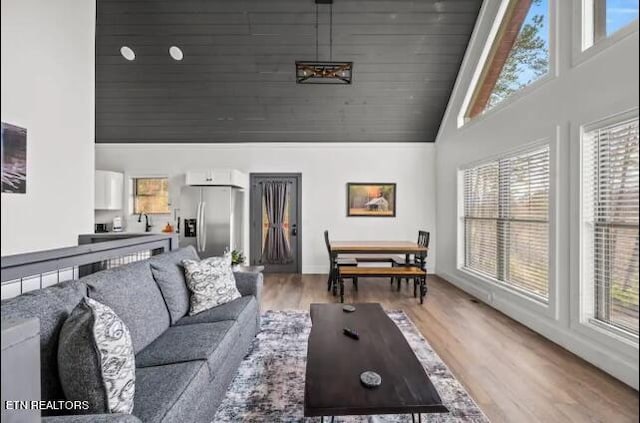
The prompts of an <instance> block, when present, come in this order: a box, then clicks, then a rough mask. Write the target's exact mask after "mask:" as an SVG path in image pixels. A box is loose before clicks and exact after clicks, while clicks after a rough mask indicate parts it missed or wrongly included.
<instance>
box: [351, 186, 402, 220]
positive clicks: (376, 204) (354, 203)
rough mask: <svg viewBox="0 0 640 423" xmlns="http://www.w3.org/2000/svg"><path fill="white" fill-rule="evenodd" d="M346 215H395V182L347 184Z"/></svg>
mask: <svg viewBox="0 0 640 423" xmlns="http://www.w3.org/2000/svg"><path fill="white" fill-rule="evenodd" d="M347 216H366V217H395V216H396V184H395V183H361V182H350V183H348V184H347Z"/></svg>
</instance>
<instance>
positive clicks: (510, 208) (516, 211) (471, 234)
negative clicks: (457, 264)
mask: <svg viewBox="0 0 640 423" xmlns="http://www.w3.org/2000/svg"><path fill="white" fill-rule="evenodd" d="M463 178H464V188H463V191H464V267H465V268H466V269H468V270H470V271H473V272H477V273H480V274H482V275H485V276H488V277H490V278H492V279H495V280H497V281H499V282H501V283H504V284H506V285H508V286H510V287H513V288H516V289H517V290H519V291H522V292H523V293H526V294H530V295H532V296H533V297H535V298H536V299H538V300H540V301H542V302H545V303H546V302H547V301H548V298H549V283H548V282H549V147H548V146H547V147H544V148H541V149H536V150H535V151H530V152H527V153H523V154H518V155H516V156H512V157H509V158H505V159H501V160H497V161H494V162H490V163H486V164H483V165H481V166H477V167H473V168H470V169H466V170H465V171H464V174H463Z"/></svg>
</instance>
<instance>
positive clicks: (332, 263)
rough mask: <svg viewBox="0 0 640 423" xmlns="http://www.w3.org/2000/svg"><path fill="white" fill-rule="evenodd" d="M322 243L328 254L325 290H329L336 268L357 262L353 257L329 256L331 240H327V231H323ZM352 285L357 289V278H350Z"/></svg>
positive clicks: (334, 281)
mask: <svg viewBox="0 0 640 423" xmlns="http://www.w3.org/2000/svg"><path fill="white" fill-rule="evenodd" d="M324 243H325V245H326V246H327V253H328V254H329V279H328V280H327V291H331V288H332V287H333V286H334V284H335V283H336V276H337V275H336V270H337V269H338V267H340V266H357V265H358V262H357V261H356V259H353V258H346V257H336V258H335V259H332V258H331V242H330V241H329V231H328V230H325V231H324ZM352 281H353V286H354V288H355V289H356V291H357V290H358V278H352Z"/></svg>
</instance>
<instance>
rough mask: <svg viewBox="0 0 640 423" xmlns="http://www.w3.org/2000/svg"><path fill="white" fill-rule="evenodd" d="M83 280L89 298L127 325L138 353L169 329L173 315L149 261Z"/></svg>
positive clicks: (103, 272) (96, 274) (111, 270)
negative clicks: (105, 307)
mask: <svg viewBox="0 0 640 423" xmlns="http://www.w3.org/2000/svg"><path fill="white" fill-rule="evenodd" d="M82 280H83V281H84V282H85V283H86V284H87V291H88V296H89V297H90V298H93V299H94V300H96V301H98V302H101V303H102V304H105V305H107V306H108V307H110V308H111V309H113V311H115V312H116V314H117V315H118V316H119V317H120V318H121V319H122V321H123V322H124V323H125V325H127V327H128V328H129V332H131V339H132V341H133V350H134V351H135V352H136V353H138V352H139V351H142V349H143V348H144V347H146V346H147V345H149V344H150V343H151V342H153V340H154V339H156V338H157V337H158V336H160V335H161V334H162V332H164V331H165V330H167V328H168V327H169V311H168V310H167V306H166V305H165V303H164V299H163V297H162V294H161V293H160V289H159V288H158V285H157V284H156V282H155V281H154V279H153V276H152V275H151V268H150V267H149V261H148V260H145V261H141V262H137V263H132V264H128V265H126V266H121V267H116V268H115V269H109V270H104V271H102V272H98V273H94V274H92V275H89V276H86V277H85V278H83V279H82Z"/></svg>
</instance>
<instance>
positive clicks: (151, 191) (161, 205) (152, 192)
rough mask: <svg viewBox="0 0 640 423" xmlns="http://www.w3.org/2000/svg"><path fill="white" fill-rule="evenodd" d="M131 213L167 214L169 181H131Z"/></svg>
mask: <svg viewBox="0 0 640 423" xmlns="http://www.w3.org/2000/svg"><path fill="white" fill-rule="evenodd" d="M133 194H134V201H133V212H134V213H135V214H138V213H146V214H167V213H169V181H168V180H167V178H136V179H134V180H133Z"/></svg>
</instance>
